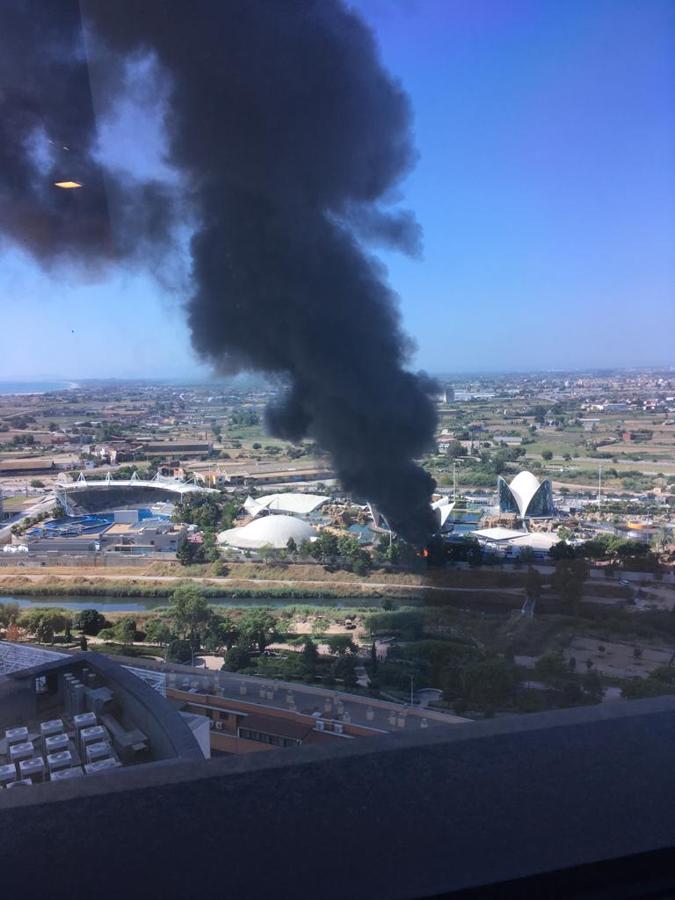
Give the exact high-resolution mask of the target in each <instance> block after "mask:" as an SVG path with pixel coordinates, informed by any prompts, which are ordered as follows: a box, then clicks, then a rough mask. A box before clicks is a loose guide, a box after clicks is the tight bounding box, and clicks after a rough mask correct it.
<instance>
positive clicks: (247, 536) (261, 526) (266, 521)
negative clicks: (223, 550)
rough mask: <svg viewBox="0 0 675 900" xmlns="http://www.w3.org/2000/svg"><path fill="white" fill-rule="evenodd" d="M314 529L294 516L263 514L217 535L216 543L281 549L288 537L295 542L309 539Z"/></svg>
mask: <svg viewBox="0 0 675 900" xmlns="http://www.w3.org/2000/svg"><path fill="white" fill-rule="evenodd" d="M314 536H315V531H314V529H313V528H312V526H311V525H308V524H307V522H303V521H302V520H301V519H296V518H295V517H294V516H263V517H262V518H259V519H254V520H253V521H252V522H249V523H248V525H242V526H241V527H240V528H229V529H228V530H227V531H221V533H220V534H219V535H218V543H219V544H224V545H226V546H228V547H238V548H239V549H241V550H260V549H261V548H262V547H274V548H275V549H276V550H283V549H284V548H285V547H286V544H288V541H289V538H293V540H294V541H295V543H296V544H299V543H300V542H301V541H307V540H310V539H311V538H313V537H314Z"/></svg>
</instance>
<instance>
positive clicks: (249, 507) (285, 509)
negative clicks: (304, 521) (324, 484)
mask: <svg viewBox="0 0 675 900" xmlns="http://www.w3.org/2000/svg"><path fill="white" fill-rule="evenodd" d="M329 500H330V497H322V496H320V495H319V494H299V493H297V494H293V493H290V494H266V495H265V496H264V497H256V498H255V499H254V498H253V497H247V498H246V501H245V503H244V509H245V510H246V512H247V513H248V514H249V515H251V516H253V517H254V518H255V516H257V515H259V514H260V513H261V512H262V511H263V510H265V509H266V510H269V511H270V512H280V513H290V514H292V515H296V516H307V515H309V514H310V513H313V512H315V511H316V510H317V509H318V508H319V507H320V506H323V504H324V503H327V502H328V501H329Z"/></svg>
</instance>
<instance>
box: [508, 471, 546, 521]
mask: <svg viewBox="0 0 675 900" xmlns="http://www.w3.org/2000/svg"><path fill="white" fill-rule="evenodd" d="M509 487H510V488H511V493H512V494H513V496H514V498H515V501H516V503H517V504H518V510H519V512H520V514H521V516H524V515H525V513H526V512H527V507H528V506H529V505H530V500H531V499H532V498H533V497H534V495H535V494H536V493H537V491H538V490H539V479H538V478H537V477H536V476H535V475H533V474H532V472H518V474H517V475H516V477H515V478H514V479H513V481H512V482H511V484H510V485H509Z"/></svg>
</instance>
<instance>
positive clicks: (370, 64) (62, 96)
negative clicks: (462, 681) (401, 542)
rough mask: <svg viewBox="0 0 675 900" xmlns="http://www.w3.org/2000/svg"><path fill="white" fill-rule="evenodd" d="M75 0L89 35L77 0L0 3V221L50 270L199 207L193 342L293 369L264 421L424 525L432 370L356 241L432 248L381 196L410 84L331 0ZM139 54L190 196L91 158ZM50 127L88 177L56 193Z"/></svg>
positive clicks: (411, 528)
mask: <svg viewBox="0 0 675 900" xmlns="http://www.w3.org/2000/svg"><path fill="white" fill-rule="evenodd" d="M81 5H82V14H83V17H84V22H85V29H86V32H87V35H88V39H87V42H86V45H85V43H84V42H83V40H82V28H81V23H80V19H79V16H78V7H77V6H76V5H75V4H71V3H70V2H57V0H53V2H45V3H43V4H38V5H37V6H36V4H35V3H33V2H22V0H5V4H4V6H3V28H2V34H1V35H0V43H1V45H2V46H1V47H0V66H1V67H2V68H1V69H0V73H1V74H2V88H0V90H1V91H2V93H0V138H1V140H0V215H1V218H0V227H1V228H2V229H3V230H4V231H5V233H6V234H8V235H9V236H11V238H12V239H13V240H14V241H16V242H17V243H18V244H20V245H21V246H22V247H24V248H25V249H26V250H28V251H29V252H31V253H33V254H34V255H35V256H36V257H37V258H38V259H40V260H41V261H44V262H47V263H48V262H49V261H50V260H53V259H54V258H58V257H60V256H63V255H66V256H79V257H81V258H83V259H84V260H91V259H92V258H98V259H102V260H105V259H111V260H113V261H120V260H124V259H133V258H140V259H144V258H146V257H147V255H148V254H149V253H151V251H152V248H160V249H163V248H166V246H167V245H168V244H169V243H170V241H171V230H172V227H173V225H174V224H175V222H176V220H177V218H179V217H180V215H182V214H184V213H185V211H186V210H187V209H189V211H190V215H191V216H192V217H193V218H194V221H195V222H196V230H195V232H194V236H193V238H192V244H191V254H192V279H193V295H192V297H191V298H190V300H189V301H188V318H189V323H190V327H191V329H192V336H193V342H194V346H195V348H196V350H197V351H198V352H199V353H200V354H201V355H202V356H203V357H205V358H207V359H208V360H210V361H211V362H213V363H214V364H215V365H216V366H222V367H225V366H228V365H229V366H232V365H237V366H243V367H247V368H255V369H259V370H262V371H265V372H270V373H278V374H279V375H281V376H283V377H284V378H285V379H286V381H287V383H288V385H289V388H288V391H287V393H286V394H285V395H284V396H283V398H282V399H281V400H279V402H278V403H276V404H275V405H274V406H273V407H272V408H271V409H270V410H269V415H268V421H269V425H270V427H271V428H272V430H273V431H274V432H275V433H276V434H278V435H281V436H283V437H287V438H289V439H293V440H298V439H300V438H301V437H303V436H306V435H311V436H312V437H314V438H315V439H316V440H317V441H318V443H319V444H320V445H321V446H323V447H324V448H326V449H328V450H329V451H330V452H331V453H332V456H333V459H334V462H335V466H336V470H337V472H338V474H339V476H340V478H341V480H342V482H343V483H344V485H345V486H346V487H347V488H348V489H350V490H352V491H354V492H355V493H357V494H359V495H360V496H362V497H364V498H368V499H370V500H371V501H373V502H374V503H376V504H377V505H378V507H379V508H380V509H381V510H382V511H383V512H384V513H385V515H386V516H387V517H388V519H389V520H390V522H391V523H392V525H393V526H394V527H395V528H396V529H397V530H399V531H400V532H401V533H403V534H404V535H405V536H407V537H409V538H411V539H413V540H416V541H419V540H423V539H424V538H425V536H426V535H427V534H428V532H429V531H431V530H432V528H433V524H432V518H431V512H430V510H429V498H430V494H431V492H432V490H433V486H434V485H433V481H432V479H431V478H430V477H429V476H428V475H427V474H426V473H425V472H424V471H423V470H422V469H420V468H419V467H417V466H416V465H415V464H414V463H413V462H412V460H413V459H414V458H416V457H417V456H419V455H420V454H422V453H423V452H424V451H425V450H426V449H427V447H428V446H429V444H430V442H431V440H432V438H433V433H434V428H435V413H434V409H433V404H432V402H431V401H430V399H429V397H428V391H429V389H430V384H429V383H428V382H427V380H426V379H425V378H424V377H423V376H418V375H414V374H411V373H410V372H408V371H406V369H405V368H404V366H405V363H406V360H407V358H408V356H409V352H410V346H409V343H408V340H407V338H406V337H405V335H404V334H403V333H402V330H401V326H400V321H399V316H398V312H397V307H396V298H395V296H394V295H393V294H392V292H391V291H390V289H389V288H388V287H387V286H386V283H385V279H384V276H383V272H382V271H381V268H380V266H379V265H378V263H377V262H376V261H375V260H374V259H373V258H371V257H370V256H369V255H368V254H367V253H366V252H365V251H364V249H363V245H362V243H360V241H364V240H365V241H377V242H385V243H387V244H389V245H393V246H396V247H398V248H400V249H402V250H404V251H406V252H417V251H418V249H419V245H420V232H419V227H418V226H417V224H416V222H415V220H414V218H413V216H412V215H411V214H410V213H407V212H404V213H400V212H398V213H393V214H392V213H390V212H388V211H387V210H386V209H385V208H383V205H382V204H383V202H384V201H385V200H386V198H387V197H389V196H390V195H391V194H392V191H393V190H394V189H395V187H396V185H397V183H398V182H399V180H400V179H401V178H402V176H403V175H404V174H405V173H406V172H407V171H408V169H409V167H410V166H411V164H412V163H413V162H414V152H413V149H412V145H411V134H410V110H409V105H408V101H407V98H406V96H405V95H404V93H403V92H402V90H401V88H400V87H399V86H398V84H397V83H396V82H395V81H394V80H392V78H391V77H390V76H389V75H388V74H387V73H386V72H385V70H384V69H383V68H382V66H381V64H380V61H379V59H378V55H377V50H376V47H375V45H374V41H373V37H372V34H371V33H370V31H369V30H368V28H367V27H366V26H365V25H364V24H363V22H362V21H361V20H360V19H359V18H358V17H357V16H356V15H355V14H353V13H352V12H350V11H349V10H348V9H347V8H346V6H345V5H344V4H343V3H342V2H341V0H220V2H216V0H213V2H206V0H201V2H200V0H192V2H189V3H188V2H178V0H176V2H169V3H167V2H164V0H136V2H134V0H115V2H109V0H89V2H83V3H82V4H81ZM85 46H86V47H87V49H88V56H87V55H85V53H84V50H83V48H84V47H85ZM144 54H145V55H147V54H150V55H152V56H153V57H154V59H155V62H156V66H155V67H154V69H155V71H156V72H158V73H159V76H158V77H159V78H161V79H162V85H163V87H165V86H166V84H168V85H169V88H168V107H167V111H166V115H165V127H166V135H167V157H168V161H169V163H170V164H171V165H172V166H173V167H174V168H175V169H176V170H178V171H179V172H180V173H181V186H182V187H181V195H180V198H179V197H177V196H176V193H175V188H173V189H172V188H170V187H168V186H167V185H163V184H161V183H159V182H143V183H133V184H129V183H128V182H127V181H126V180H125V179H121V180H120V179H117V178H115V177H114V173H111V172H105V171H102V170H101V167H100V166H99V165H98V164H97V163H96V159H95V154H94V149H95V140H96V131H95V116H94V110H95V111H96V113H97V114H99V115H100V114H105V112H106V110H108V109H110V108H111V106H112V105H113V104H114V102H115V99H116V97H117V96H118V95H119V92H120V90H123V86H124V78H123V74H122V73H123V64H124V61H125V60H129V59H133V58H136V59H138V58H139V56H143V55H144ZM92 72H93V74H94V82H93V83H94V85H95V87H96V90H95V91H94V95H95V96H94V99H95V101H96V106H94V103H93V100H92V92H91V88H90V80H89V79H90V74H91V73H92ZM165 93H166V91H165ZM40 132H42V133H44V134H45V135H46V136H47V137H48V138H50V139H52V140H56V141H59V142H60V141H63V143H64V144H66V145H68V146H69V147H71V148H73V149H71V150H69V151H63V152H64V153H68V154H70V156H69V163H70V166H71V171H69V172H68V176H69V177H75V178H76V179H77V180H81V181H82V182H83V183H84V184H85V189H83V190H80V191H74V192H70V193H69V192H61V191H58V190H56V189H54V188H53V187H51V184H52V182H53V181H55V180H57V178H58V177H63V176H62V169H63V160H62V159H58V160H57V161H56V162H53V163H52V165H51V167H50V168H49V169H48V171H39V167H38V170H36V166H35V164H34V162H33V161H32V158H31V154H30V153H28V152H27V148H28V147H29V146H30V144H31V141H33V142H34V141H35V140H36V135H37V134H39V133H40ZM139 140H142V136H139ZM113 226H114V227H113Z"/></svg>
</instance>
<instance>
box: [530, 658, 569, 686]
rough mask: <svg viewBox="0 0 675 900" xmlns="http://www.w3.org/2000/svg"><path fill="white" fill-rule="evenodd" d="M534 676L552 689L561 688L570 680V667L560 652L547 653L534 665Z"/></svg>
mask: <svg viewBox="0 0 675 900" xmlns="http://www.w3.org/2000/svg"><path fill="white" fill-rule="evenodd" d="M534 674H535V676H536V677H537V678H538V679H539V680H540V681H543V682H545V683H546V684H550V685H551V687H554V688H560V687H561V686H562V685H563V684H564V683H565V682H566V681H567V680H568V678H569V675H570V667H569V664H568V663H566V662H565V658H564V657H563V655H562V653H560V652H559V651H554V652H552V653H545V654H544V655H543V656H540V657H539V659H538V660H537V661H536V663H535V664H534Z"/></svg>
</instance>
